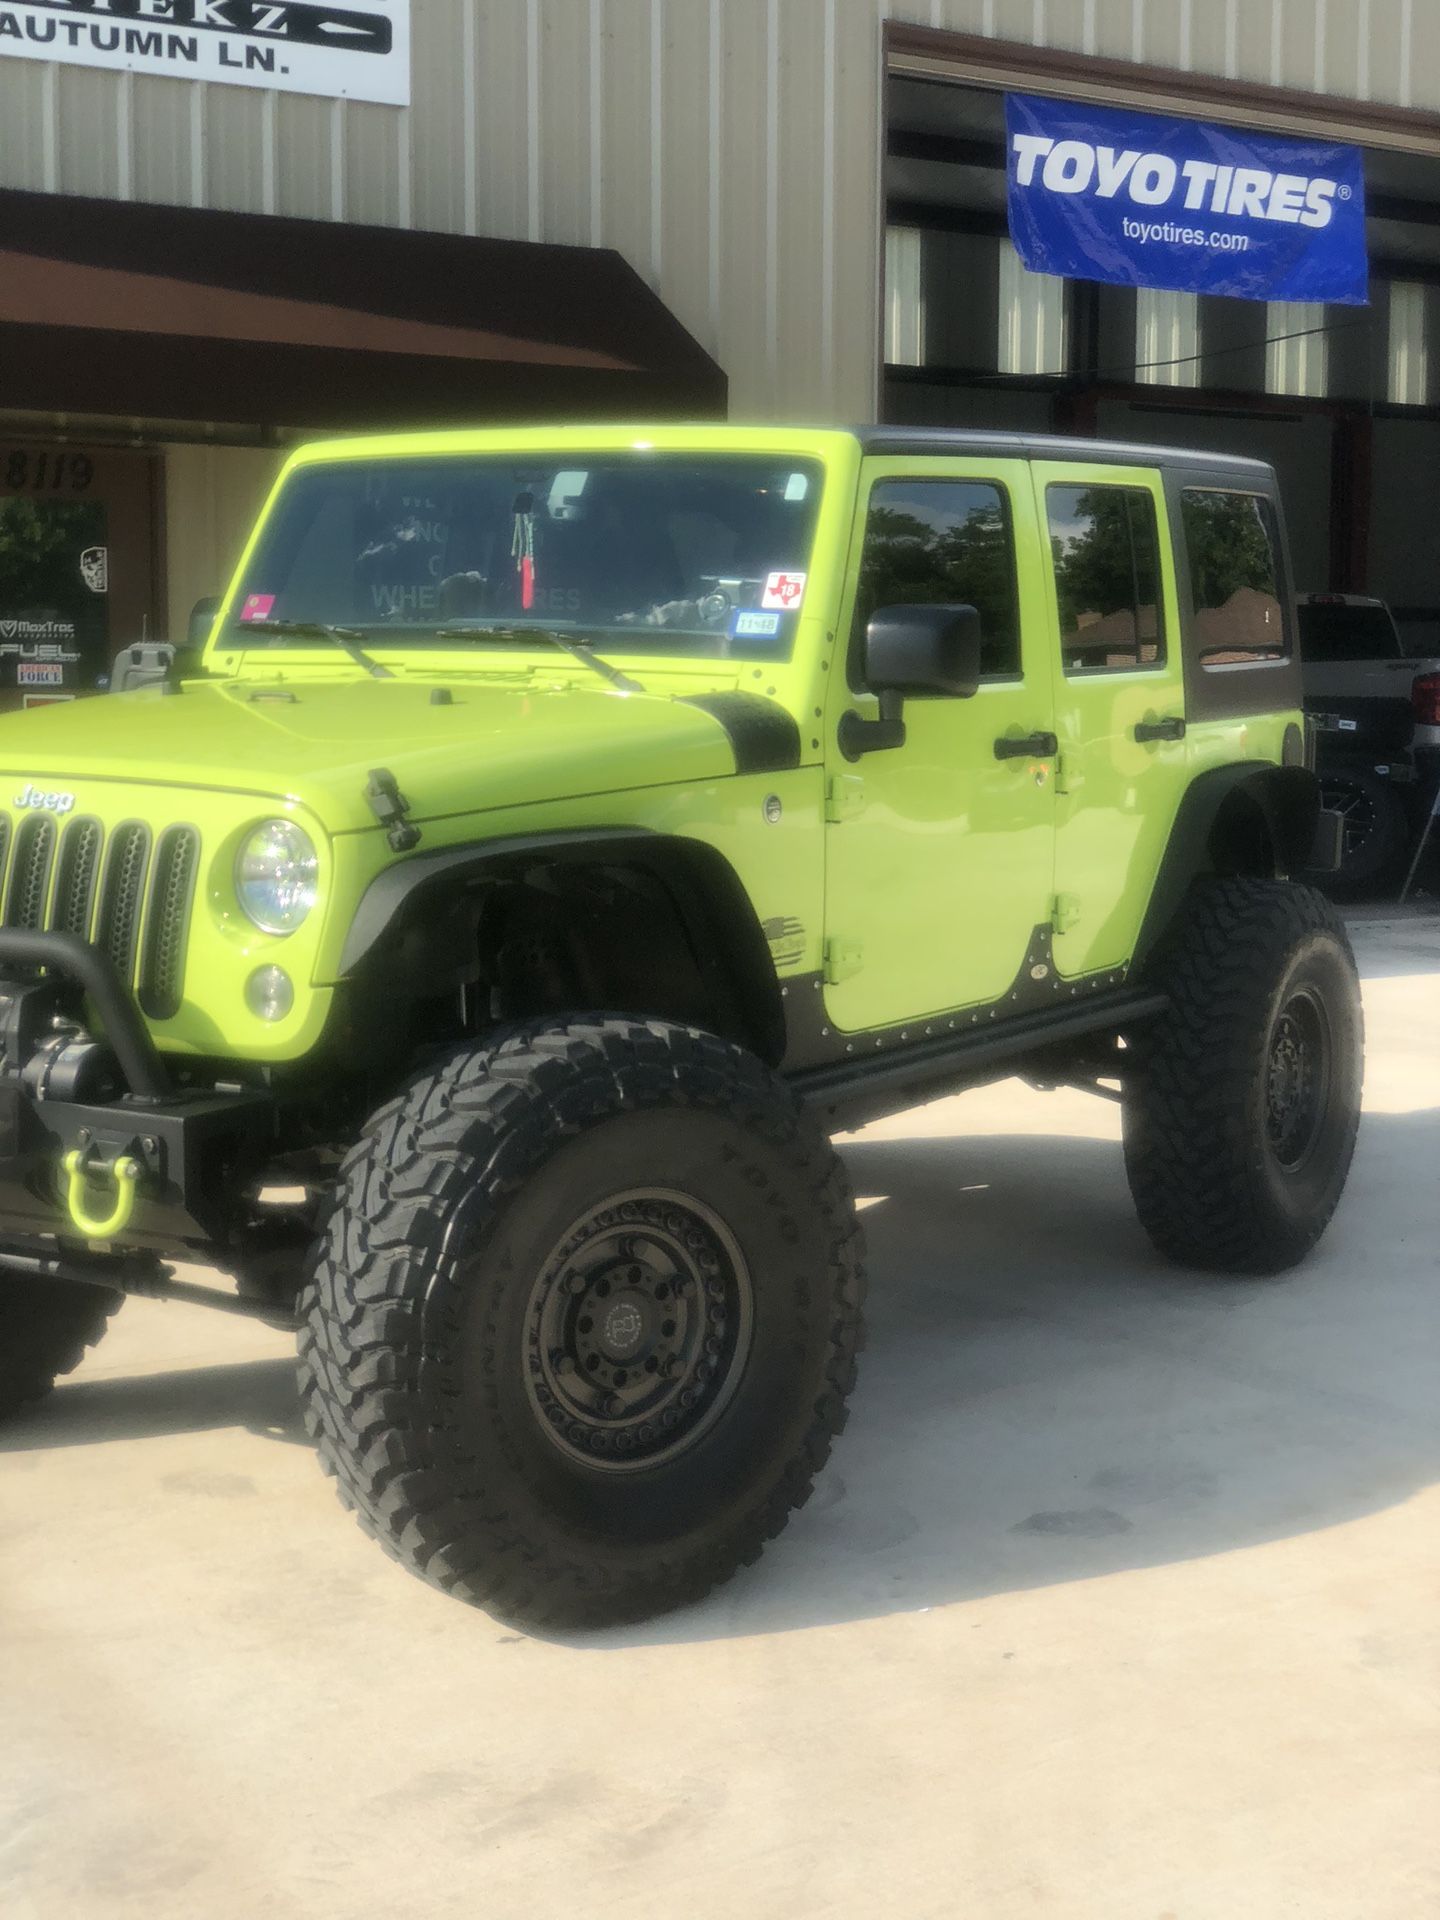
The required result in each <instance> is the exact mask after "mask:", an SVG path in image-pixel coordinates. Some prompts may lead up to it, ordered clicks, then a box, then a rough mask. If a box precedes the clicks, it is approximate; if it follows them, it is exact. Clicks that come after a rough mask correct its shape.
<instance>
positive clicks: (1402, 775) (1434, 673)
mask: <svg viewBox="0 0 1440 1920" xmlns="http://www.w3.org/2000/svg"><path fill="white" fill-rule="evenodd" d="M1299 629H1300V658H1301V663H1302V669H1303V679H1304V700H1305V711H1306V713H1307V715H1308V716H1309V718H1310V722H1311V724H1312V726H1313V728H1314V730H1315V739H1316V771H1317V772H1318V774H1319V776H1320V785H1321V791H1322V793H1323V795H1324V804H1325V805H1326V806H1327V807H1329V808H1332V809H1333V810H1334V811H1335V812H1337V813H1339V814H1341V815H1343V817H1344V821H1345V828H1344V844H1343V848H1342V853H1341V864H1340V867H1339V870H1338V872H1337V873H1336V874H1335V875H1334V876H1333V878H1332V879H1331V880H1330V881H1329V882H1328V885H1329V890H1330V891H1332V892H1337V893H1342V894H1345V895H1355V894H1361V893H1380V892H1383V891H1385V890H1386V889H1387V888H1388V887H1390V886H1392V885H1393V884H1397V883H1398V881H1399V880H1400V878H1401V876H1402V875H1403V874H1404V871H1405V868H1406V866H1407V864H1408V862H1409V859H1410V856H1411V854H1412V853H1413V851H1414V847H1415V843H1416V839H1417V837H1418V835H1419V834H1420V833H1421V832H1422V831H1423V830H1424V826H1425V822H1426V820H1427V819H1428V817H1429V814H1430V809H1431V807H1432V805H1433V803H1434V799H1435V791H1436V787H1437V785H1440V654H1437V655H1431V656H1428V657H1427V656H1424V655H1418V654H1415V653H1413V652H1407V651H1406V648H1405V644H1404V641H1403V640H1402V638H1401V635H1400V629H1399V627H1398V626H1397V625H1396V623H1395V618H1394V615H1393V614H1392V613H1391V611H1390V609H1389V607H1388V606H1387V605H1386V604H1385V602H1384V601H1383V600H1373V599H1368V598H1366V597H1365V596H1363V595H1360V594H1349V593H1310V594H1301V595H1300V598H1299ZM1321 884H1327V883H1326V882H1322V883H1321Z"/></svg>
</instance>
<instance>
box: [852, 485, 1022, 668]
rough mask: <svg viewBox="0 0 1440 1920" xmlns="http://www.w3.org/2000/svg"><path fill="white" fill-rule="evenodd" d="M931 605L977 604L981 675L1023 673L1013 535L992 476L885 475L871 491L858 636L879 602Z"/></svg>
mask: <svg viewBox="0 0 1440 1920" xmlns="http://www.w3.org/2000/svg"><path fill="white" fill-rule="evenodd" d="M931 605H933V606H950V607H974V608H975V609H976V611H977V612H978V613H979V615H980V628H981V635H982V640H981V653H980V670H981V673H982V674H983V676H984V677H985V678H986V679H987V680H995V679H1004V678H1009V677H1012V676H1018V675H1019V672H1020V621H1019V614H1018V606H1017V598H1016V585H1015V539H1014V535H1013V533H1012V531H1011V527H1010V509H1009V503H1008V501H1007V499H1006V496H1005V494H1004V493H1003V492H1002V490H1001V489H1000V488H999V487H996V486H992V485H991V484H990V483H989V482H988V481H979V480H882V481H881V482H880V483H879V484H878V485H877V486H875V487H874V488H872V489H871V493H870V511H869V514H868V516H867V518H866V521H865V547H864V551H863V553H862V554H861V556H860V587H859V592H858V595H857V597H856V603H855V615H856V619H855V627H856V634H857V636H858V635H859V634H861V633H863V632H864V630H865V623H866V622H867V621H868V620H869V618H870V616H871V614H872V613H874V612H875V610H876V608H877V607H894V606H912V607H913V606H931Z"/></svg>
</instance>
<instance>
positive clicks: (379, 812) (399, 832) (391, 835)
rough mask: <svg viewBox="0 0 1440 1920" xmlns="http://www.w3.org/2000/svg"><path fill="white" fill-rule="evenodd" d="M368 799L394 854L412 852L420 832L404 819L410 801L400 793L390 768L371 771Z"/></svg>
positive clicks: (417, 844)
mask: <svg viewBox="0 0 1440 1920" xmlns="http://www.w3.org/2000/svg"><path fill="white" fill-rule="evenodd" d="M365 798H366V800H367V801H369V803H370V811H371V812H372V813H373V814H374V815H375V818H376V819H377V820H378V821H379V822H380V824H381V826H382V827H384V829H385V838H386V840H388V841H389V843H390V850H391V852H392V853H409V851H410V849H411V848H412V847H418V846H419V844H420V829H419V827H417V826H414V825H412V823H411V822H410V821H409V820H407V819H406V818H405V816H406V814H407V813H408V812H409V811H410V802H409V801H408V800H407V799H406V798H405V796H404V794H403V793H401V791H400V789H399V787H398V786H397V785H396V782H395V776H394V774H393V773H391V771H390V769H389V768H388V767H372V768H371V769H370V779H369V782H368V784H367V786H366V788H365Z"/></svg>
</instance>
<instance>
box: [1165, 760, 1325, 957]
mask: <svg viewBox="0 0 1440 1920" xmlns="http://www.w3.org/2000/svg"><path fill="white" fill-rule="evenodd" d="M1241 794H1243V795H1244V796H1245V798H1246V799H1247V800H1250V801H1253V802H1254V804H1255V805H1256V807H1257V808H1258V809H1259V812H1260V814H1261V817H1262V818H1263V819H1264V821H1265V826H1266V829H1267V831H1268V833H1269V836H1270V845H1271V846H1272V847H1273V848H1274V854H1275V857H1274V863H1273V871H1274V872H1275V873H1276V874H1277V875H1282V874H1289V873H1294V872H1296V871H1298V870H1299V869H1301V868H1303V867H1304V866H1306V865H1307V864H1308V862H1309V858H1310V851H1311V848H1312V847H1313V846H1314V843H1315V830H1316V828H1317V826H1318V825H1319V822H1320V783H1319V781H1318V780H1317V779H1316V777H1315V775H1314V773H1312V772H1311V770H1310V769H1309V768H1308V767H1299V766H1291V767H1277V766H1275V765H1273V764H1271V763H1269V762H1266V763H1265V764H1264V765H1257V764H1256V763H1255V762H1254V761H1253V760H1248V761H1240V762H1237V763H1235V764H1233V765H1230V766H1224V767H1210V768H1208V769H1207V770H1206V771H1205V772H1204V773H1202V774H1199V775H1197V777H1196V778H1195V779H1194V780H1192V781H1191V783H1190V786H1189V788H1188V789H1187V791H1186V793H1185V797H1184V799H1183V800H1182V801H1181V802H1180V807H1179V810H1178V812H1177V813H1176V815H1175V824H1174V825H1173V826H1172V827H1171V829H1170V839H1169V841H1168V843H1167V845H1166V848H1165V853H1164V857H1163V858H1162V860H1161V862H1160V870H1159V872H1158V873H1157V875H1156V877H1155V886H1154V888H1153V890H1152V892H1151V895H1150V904H1149V906H1148V907H1147V908H1146V910H1145V919H1144V922H1143V923H1142V925H1141V928H1140V937H1139V939H1138V940H1137V941H1136V943H1135V958H1134V961H1133V962H1132V966H1131V973H1132V975H1136V974H1139V973H1140V972H1141V971H1142V969H1143V968H1144V966H1145V964H1146V962H1147V961H1148V960H1149V959H1150V957H1151V955H1152V954H1153V953H1154V951H1155V948H1156V946H1157V945H1158V944H1159V941H1160V939H1161V936H1162V935H1163V934H1164V932H1165V929H1166V928H1167V927H1168V926H1169V925H1170V923H1171V921H1172V920H1173V919H1174V917H1175V915H1176V913H1177V912H1178V910H1179V907H1180V903H1181V901H1182V900H1183V899H1184V898H1185V895H1186V894H1187V893H1188V891H1189V889H1190V885H1191V882H1192V881H1194V880H1195V879H1197V878H1198V877H1199V876H1200V875H1201V874H1203V873H1208V872H1209V871H1210V870H1211V869H1210V864H1209V852H1210V836H1211V834H1212V833H1213V831H1214V829H1215V824H1216V822H1217V821H1218V819H1219V818H1220V813H1221V809H1222V808H1223V807H1224V806H1225V805H1226V803H1227V802H1229V801H1231V800H1233V799H1234V798H1235V797H1236V796H1237V795H1241Z"/></svg>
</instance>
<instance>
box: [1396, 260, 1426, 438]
mask: <svg viewBox="0 0 1440 1920" xmlns="http://www.w3.org/2000/svg"><path fill="white" fill-rule="evenodd" d="M1426 293H1427V289H1426V288H1425V287H1423V286H1420V285H1417V284H1415V283H1414V282H1412V281H1405V280H1395V281H1392V282H1391V285H1390V399H1391V400H1392V401H1393V402H1394V404H1395V405H1396V406H1397V407H1425V406H1428V405H1429V404H1430V338H1429V326H1428V322H1429V318H1430V315H1429V301H1428V300H1427V299H1426Z"/></svg>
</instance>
